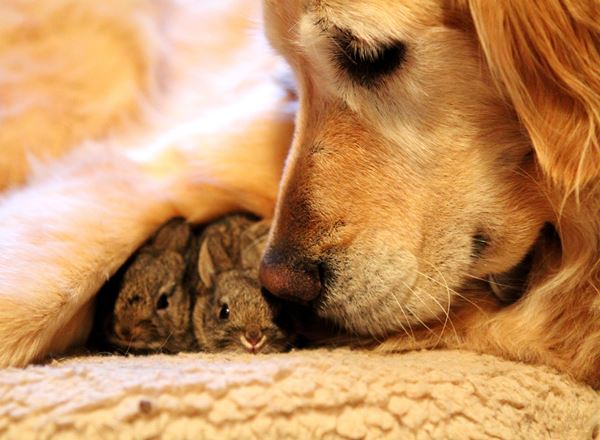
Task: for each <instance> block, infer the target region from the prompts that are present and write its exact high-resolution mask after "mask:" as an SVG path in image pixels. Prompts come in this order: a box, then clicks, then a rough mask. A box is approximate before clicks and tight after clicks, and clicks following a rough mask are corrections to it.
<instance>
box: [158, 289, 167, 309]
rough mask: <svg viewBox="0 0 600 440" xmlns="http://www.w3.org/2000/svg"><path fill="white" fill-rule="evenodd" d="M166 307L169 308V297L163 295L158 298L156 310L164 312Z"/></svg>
mask: <svg viewBox="0 0 600 440" xmlns="http://www.w3.org/2000/svg"><path fill="white" fill-rule="evenodd" d="M167 307H169V297H168V296H167V295H166V294H165V293H163V294H162V295H161V296H159V297H158V301H157V302H156V308H157V309H158V310H164V309H166V308H167Z"/></svg>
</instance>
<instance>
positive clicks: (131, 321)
mask: <svg viewBox="0 0 600 440" xmlns="http://www.w3.org/2000/svg"><path fill="white" fill-rule="evenodd" d="M193 232H194V231H193V230H192V226H191V225H189V224H188V223H185V222H184V221H183V220H181V219H174V220H171V221H169V222H168V223H166V224H165V225H164V226H162V227H161V228H160V229H159V230H158V231H157V233H156V234H155V235H154V236H153V237H152V238H150V240H149V241H148V242H147V243H146V244H145V245H143V246H142V247H141V248H140V249H139V250H138V251H137V252H136V254H134V256H133V257H132V259H131V261H130V262H129V264H128V266H126V268H125V271H124V273H123V278H122V281H121V282H120V285H119V286H118V296H117V298H116V301H115V305H114V308H113V310H112V312H111V313H110V314H109V315H108V317H107V319H105V321H104V333H105V337H106V339H107V340H108V342H109V343H110V344H112V345H113V346H116V347H119V348H122V349H125V350H128V351H129V350H133V351H162V352H168V353H176V352H179V351H184V350H193V349H197V344H196V340H195V338H194V333H193V330H192V324H191V310H192V307H193V296H194V295H195V294H196V292H197V290H198V289H199V288H200V289H201V288H202V286H199V282H200V281H199V277H198V274H197V271H196V268H197V256H198V247H199V246H198V238H197V236H195V235H194V233H193Z"/></svg>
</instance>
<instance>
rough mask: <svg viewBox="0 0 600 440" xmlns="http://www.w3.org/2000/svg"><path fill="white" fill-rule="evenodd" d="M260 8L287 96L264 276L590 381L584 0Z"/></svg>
mask: <svg viewBox="0 0 600 440" xmlns="http://www.w3.org/2000/svg"><path fill="white" fill-rule="evenodd" d="M264 6H265V23H266V26H267V34H268V37H269V40H270V42H271V43H272V45H273V47H274V48H275V49H276V50H277V51H278V52H279V53H281V54H282V55H283V56H284V57H285V59H286V61H287V62H288V63H289V64H290V66H291V67H292V69H293V71H294V73H295V78H296V82H297V85H298V90H299V99H300V110H299V113H298V116H297V119H296V122H297V127H296V132H295V137H294V142H293V146H292V148H291V150H290V153H289V157H288V160H287V162H286V167H285V170H284V175H283V179H282V183H281V186H280V193H279V198H278V201H277V207H276V213H275V218H274V226H273V229H272V231H271V235H270V238H269V244H268V248H267V250H266V252H265V255H264V258H263V261H262V266H261V281H262V283H263V285H264V286H265V288H266V289H268V290H269V291H270V292H271V293H273V294H274V295H277V296H279V297H282V298H287V299H290V300H294V301H300V302H303V303H306V304H308V305H309V306H310V307H312V308H314V310H316V311H317V312H318V313H319V314H320V315H321V316H323V317H326V318H329V319H331V320H333V321H335V322H336V323H338V324H339V325H340V326H342V327H344V328H346V329H347V330H349V331H351V332H353V333H355V334H358V335H364V336H366V337H369V338H373V339H374V340H377V341H382V343H381V345H380V347H379V348H380V349H381V350H405V349H412V348H419V347H450V348H461V349H468V350H476V351H480V352H486V353H493V354H496V355H500V356H504V357H507V358H510V359H514V360H520V361H526V362H533V363H538V364H546V365H550V366H552V367H555V368H557V369H559V370H561V371H563V372H567V373H569V374H571V375H572V376H574V377H576V378H578V379H580V380H584V381H587V382H588V383H590V384H592V385H595V386H599V385H600V290H599V288H600V252H599V247H600V180H599V177H600V144H599V139H600V69H599V67H598V66H600V53H599V52H600V3H598V2H597V1H595V0H577V1H576V0H548V1H545V2H531V1H522V0H498V1H486V0H457V1H449V0H423V1H418V2H409V1H406V2H400V1H394V2H392V1H383V0H357V1H353V2H348V1H341V0H289V1H286V2H280V1H278V0H265V2H264ZM515 279H516V280H518V282H517V284H516V286H515V284H514V283H512V284H511V283H509V282H508V281H506V280H513V281H514V280H515ZM506 290H510V291H512V292H511V293H510V294H508V293H506ZM515 290H516V291H517V294H516V295H515Z"/></svg>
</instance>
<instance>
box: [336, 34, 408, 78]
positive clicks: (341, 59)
mask: <svg viewBox="0 0 600 440" xmlns="http://www.w3.org/2000/svg"><path fill="white" fill-rule="evenodd" d="M331 40H332V42H333V46H334V47H333V48H332V50H333V54H334V56H333V58H334V61H335V62H336V64H337V65H338V67H339V68H340V69H341V70H343V71H344V72H346V73H347V74H348V76H350V78H351V79H352V80H353V81H355V82H357V83H359V84H360V85H362V86H365V87H369V86H371V85H373V83H375V82H377V81H379V80H380V79H381V78H383V77H385V76H387V75H389V74H390V73H392V72H394V71H395V70H396V69H398V68H399V67H400V66H401V65H402V64H403V63H404V61H405V59H406V44H405V43H404V42H402V41H399V40H392V41H387V42H381V43H373V42H369V43H367V42H364V41H361V40H360V39H358V38H357V37H355V36H354V35H353V34H352V33H351V32H349V31H347V30H343V29H337V30H336V32H335V34H334V35H332V36H331Z"/></svg>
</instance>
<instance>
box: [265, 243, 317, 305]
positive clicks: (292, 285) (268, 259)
mask: <svg viewBox="0 0 600 440" xmlns="http://www.w3.org/2000/svg"><path fill="white" fill-rule="evenodd" d="M321 272H322V271H321V270H320V267H319V265H318V264H317V263H315V262H312V261H308V260H305V259H303V258H302V257H299V256H298V255H297V254H296V253H295V252H291V251H290V250H285V251H284V250H282V249H278V248H270V249H268V250H267V252H266V253H265V255H264V257H263V259H262V262H261V264H260V274H259V277H260V282H261V284H262V285H263V287H264V288H265V289H267V290H268V291H269V292H270V293H272V294H273V295H275V296H278V297H280V298H282V299H289V300H292V301H298V302H303V303H306V302H309V301H312V300H314V299H316V298H317V297H318V296H319V294H320V293H321V287H322V280H321Z"/></svg>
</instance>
